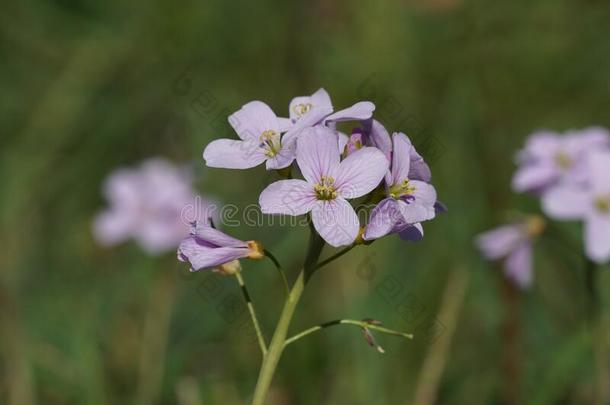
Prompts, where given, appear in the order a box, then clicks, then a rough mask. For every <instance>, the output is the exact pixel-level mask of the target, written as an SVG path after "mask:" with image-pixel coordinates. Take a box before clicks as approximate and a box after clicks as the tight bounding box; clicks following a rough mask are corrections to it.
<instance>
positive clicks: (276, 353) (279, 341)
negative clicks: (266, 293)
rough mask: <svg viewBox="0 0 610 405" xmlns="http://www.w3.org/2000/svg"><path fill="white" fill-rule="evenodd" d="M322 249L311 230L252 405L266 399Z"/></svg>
mask: <svg viewBox="0 0 610 405" xmlns="http://www.w3.org/2000/svg"><path fill="white" fill-rule="evenodd" d="M323 247H324V241H323V240H322V239H321V238H320V237H319V236H318V234H317V233H316V232H315V231H313V230H312V232H311V236H310V240H309V249H308V252H307V256H306V258H305V265H304V266H303V269H302V270H301V272H300V273H299V277H298V278H297V280H296V281H295V283H294V285H293V286H292V289H291V290H290V294H288V298H287V299H286V302H285V304H284V308H283V309H282V313H281V315H280V319H279V320H278V323H277V326H276V327H275V332H274V333H273V338H272V339H271V344H270V345H269V351H268V352H267V355H266V356H265V358H264V360H263V365H262V366H261V370H260V372H259V375H258V381H257V382H256V388H255V390H254V396H253V399H252V405H263V404H264V403H265V398H266V397H267V392H268V391H269V387H270V386H271V381H272V380H273V376H274V374H275V370H276V368H277V365H278V363H279V361H280V357H281V356H282V352H283V351H284V342H285V341H286V335H287V334H288V328H289V327H290V322H291V321H292V317H293V316H294V311H295V309H296V307H297V304H298V303H299V300H300V299H301V296H302V295H303V291H304V290H305V284H307V281H308V280H309V277H310V276H311V274H312V273H313V270H314V269H315V266H316V263H317V261H318V258H319V257H320V253H322V248H323Z"/></svg>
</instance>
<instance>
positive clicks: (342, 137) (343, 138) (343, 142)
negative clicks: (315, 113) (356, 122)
mask: <svg viewBox="0 0 610 405" xmlns="http://www.w3.org/2000/svg"><path fill="white" fill-rule="evenodd" d="M337 137H338V140H339V152H340V153H341V154H343V153H344V152H345V147H346V146H347V144H348V142H349V139H350V137H349V136H348V135H347V134H344V133H343V132H340V131H337Z"/></svg>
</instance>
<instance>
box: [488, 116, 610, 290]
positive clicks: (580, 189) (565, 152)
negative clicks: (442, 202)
mask: <svg viewBox="0 0 610 405" xmlns="http://www.w3.org/2000/svg"><path fill="white" fill-rule="evenodd" d="M516 161H517V164H518V166H519V167H518V169H517V171H516V173H515V175H514V177H513V181H512V186H513V189H514V190H515V191H517V192H527V193H531V194H533V195H536V196H538V197H540V199H541V203H542V211H543V212H544V213H545V214H546V215H547V216H548V217H549V218H551V219H556V220H581V221H583V222H584V245H585V253H586V255H587V257H588V258H589V259H590V260H592V261H594V262H596V263H605V262H607V261H608V260H610V132H608V131H607V130H606V129H604V128H599V127H591V128H585V129H583V130H580V131H569V132H567V133H566V134H563V135H561V134H557V133H554V132H549V131H540V132H535V133H533V134H532V135H530V137H529V138H528V140H527V142H526V145H525V147H524V148H523V149H522V150H521V151H519V153H518V154H517V159H516ZM527 222H528V221H525V223H519V224H513V225H506V226H503V227H500V228H498V229H496V230H493V231H490V232H488V233H485V234H483V235H481V236H480V237H479V238H478V239H477V245H478V246H479V248H480V249H481V251H482V252H483V254H484V256H485V257H487V258H489V259H499V258H505V259H506V260H505V271H506V273H507V275H508V276H509V277H510V278H512V279H513V280H517V281H518V284H519V285H522V286H526V285H529V280H531V274H530V273H531V263H530V262H531V254H530V252H531V246H530V245H531V242H532V241H533V240H534V239H535V236H537V235H539V234H540V233H541V232H542V229H544V227H543V226H539V225H538V226H531V223H532V222H531V221H529V223H530V226H528V225H527ZM535 223H538V224H540V220H536V221H535Z"/></svg>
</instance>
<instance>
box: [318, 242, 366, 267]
mask: <svg viewBox="0 0 610 405" xmlns="http://www.w3.org/2000/svg"><path fill="white" fill-rule="evenodd" d="M354 247H356V245H351V246H348V247H346V248H345V249H343V250H341V251H339V252H337V253H335V254H334V255H332V256H331V257H329V258H328V259H324V260H322V261H321V262H320V263H318V264H317V265H316V267H315V268H314V271H315V270H319V269H321V268H322V267H324V266H326V265H327V264H328V263H330V262H332V261H334V260H337V259H338V258H340V257H341V256H343V255H344V254H346V253H347V252H349V251H350V250H352V249H353V248H354Z"/></svg>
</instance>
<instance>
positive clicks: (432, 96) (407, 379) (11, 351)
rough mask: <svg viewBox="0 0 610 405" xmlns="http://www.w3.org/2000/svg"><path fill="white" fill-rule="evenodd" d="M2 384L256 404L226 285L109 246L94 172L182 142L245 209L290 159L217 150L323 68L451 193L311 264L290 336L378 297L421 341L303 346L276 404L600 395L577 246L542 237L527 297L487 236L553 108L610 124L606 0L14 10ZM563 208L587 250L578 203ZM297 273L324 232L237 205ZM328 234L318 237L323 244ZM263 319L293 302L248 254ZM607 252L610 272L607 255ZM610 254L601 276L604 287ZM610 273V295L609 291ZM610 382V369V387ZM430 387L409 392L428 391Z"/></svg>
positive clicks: (6, 112) (509, 203)
mask: <svg viewBox="0 0 610 405" xmlns="http://www.w3.org/2000/svg"><path fill="white" fill-rule="evenodd" d="M0 10H1V11H0V55H1V56H0V61H1V62H0V100H1V105H2V114H1V115H0V122H1V132H0V156H1V157H0V173H1V174H2V175H1V176H0V215H1V217H0V219H1V224H2V226H1V230H0V269H1V270H0V314H1V315H2V317H1V318H0V319H1V323H2V324H1V326H0V330H1V333H0V335H1V341H0V342H1V344H2V346H1V363H0V403H5V404H11V405H21V404H34V403H40V404H107V403H111V404H123V403H124V404H131V403H134V404H142V405H144V404H174V403H178V404H181V405H195V404H242V403H247V401H248V398H249V396H250V395H251V392H252V389H253V387H254V384H255V382H256V376H257V371H258V367H259V363H260V358H259V353H258V348H257V346H256V344H255V343H254V342H253V341H252V340H251V335H249V334H248V328H247V327H245V326H243V323H244V321H245V320H247V318H244V317H243V316H244V314H245V313H244V312H243V311H244V310H245V309H244V307H243V306H240V305H237V306H235V305H232V304H231V302H232V300H233V299H234V298H235V297H237V298H238V299H239V298H240V296H239V290H238V289H237V287H236V285H235V283H234V280H232V279H227V278H220V277H215V278H214V280H212V279H209V278H208V275H209V274H206V273H197V274H188V273H187V271H186V270H187V269H186V266H185V265H184V264H178V263H177V262H176V260H175V256H174V254H172V253H169V254H167V255H165V256H161V257H149V256H146V255H145V254H144V253H143V251H142V250H141V249H140V248H139V247H138V246H136V245H135V244H133V243H127V244H124V245H121V246H119V247H117V248H113V249H109V248H102V247H100V246H98V245H97V244H96V243H95V241H94V240H93V238H92V235H91V221H92V218H93V216H94V215H95V213H96V212H98V211H99V210H100V209H102V208H103V207H104V205H105V202H104V200H103V198H102V195H101V184H102V181H103V179H104V178H105V176H107V174H108V173H110V172H111V171H112V170H113V169H114V168H116V167H117V166H121V165H134V164H137V163H138V162H139V161H141V160H142V159H145V158H148V157H151V156H165V157H168V158H169V159H171V160H173V161H175V162H177V163H187V164H190V165H192V167H193V168H194V170H195V172H196V174H197V179H198V180H197V187H198V190H199V191H200V192H201V193H202V194H205V195H207V196H211V197H215V198H216V199H218V200H219V201H223V202H226V203H234V204H237V205H238V206H240V207H245V206H247V205H249V204H253V203H256V202H257V199H258V194H259V193H260V191H261V190H262V188H263V187H264V186H265V185H266V184H267V183H269V182H270V181H273V180H275V179H276V178H277V177H276V175H275V174H274V173H267V172H265V171H264V169H263V168H262V167H259V168H256V169H252V170H248V171H229V170H218V169H207V168H205V167H204V165H203V160H202V159H201V152H202V150H203V148H204V146H205V145H206V144H207V143H208V142H209V141H210V140H212V139H215V138H218V137H226V136H232V135H231V129H230V127H229V125H228V123H227V121H226V117H227V116H228V114H229V113H231V112H232V111H234V110H236V109H238V108H239V107H240V106H241V105H242V104H244V103H245V102H247V101H250V100H252V99H260V100H264V101H265V102H267V103H268V104H269V105H270V106H271V107H272V108H273V109H274V110H275V111H276V112H277V113H278V114H281V115H286V114H287V109H288V102H289V101H290V99H291V98H292V97H294V96H297V95H306V94H311V93H313V92H314V91H315V90H317V89H318V88H319V87H325V88H326V89H327V90H328V91H329V93H330V94H331V96H332V98H333V102H334V105H335V106H336V107H345V106H348V105H351V104H352V103H354V102H355V101H358V100H361V99H368V100H371V101H373V102H375V103H376V105H377V118H378V119H380V120H381V121H383V123H384V124H386V126H387V127H388V129H390V130H401V131H404V132H406V133H407V134H409V135H410V136H411V137H412V138H413V139H414V142H415V144H416V145H417V146H418V148H419V149H420V151H421V153H422V154H423V155H424V156H425V157H426V158H427V159H428V160H429V162H430V163H431V166H432V171H433V182H434V184H435V186H436V187H437V189H438V192H439V195H440V198H441V199H442V200H443V201H444V202H445V203H446V204H447V206H448V207H449V210H450V212H449V213H448V214H447V215H443V216H441V217H439V218H437V219H436V220H434V221H432V222H430V223H429V224H426V236H425V239H424V240H423V241H422V242H420V243H417V244H406V243H404V242H402V241H400V240H399V239H398V238H397V237H388V238H385V239H383V240H380V241H378V242H377V243H375V244H374V245H372V246H370V247H368V248H360V249H357V250H355V251H354V252H352V253H350V254H349V255H347V256H345V257H344V258H342V259H341V260H339V261H337V262H336V263H334V264H332V265H331V266H329V267H327V268H326V269H325V270H324V271H321V272H320V273H319V274H316V276H315V278H314V279H313V280H312V282H311V284H310V285H309V287H308V290H307V291H306V293H305V297H304V299H303V301H302V302H301V305H300V307H299V310H298V313H297V316H296V318H295V319H294V322H293V326H292V329H291V330H292V331H293V332H296V331H298V330H301V329H304V328H306V327H309V326H311V325H313V324H316V323H320V322H324V321H328V320H331V319H335V318H340V317H349V318H355V319H361V318H366V317H370V318H375V319H379V320H382V321H383V322H384V324H386V325H388V326H391V327H394V328H397V329H402V330H405V331H413V332H414V333H415V339H414V340H413V341H412V342H404V341H402V340H400V339H397V338H394V337H390V336H385V335H379V336H377V339H378V341H379V343H380V344H381V345H382V346H383V347H384V348H385V350H386V352H387V353H386V354H385V355H381V354H379V353H377V352H376V351H375V350H374V349H372V348H370V347H369V346H367V344H366V343H365V341H364V339H363V338H362V334H361V333H360V332H359V331H358V329H354V328H349V327H345V328H343V327H334V328H331V329H327V330H325V331H324V332H321V333H318V334H316V335H312V336H310V337H309V338H307V339H306V340H303V341H302V342H300V343H299V344H297V345H295V346H291V347H289V348H288V349H287V350H286V352H285V353H284V357H283V358H282V360H281V363H280V367H279V369H278V373H277V375H276V378H275V380H274V384H273V389H272V392H271V396H270V399H269V403H270V404H350V405H351V404H403V403H404V404H411V403H417V404H419V405H421V404H430V403H434V401H436V403H443V404H469V405H470V404H584V403H591V401H592V397H593V380H594V379H593V375H592V373H593V355H592V350H591V344H590V343H591V333H590V327H589V326H588V325H587V312H586V297H585V295H584V291H585V290H584V276H583V260H582V258H581V253H580V252H579V251H578V249H572V250H570V249H566V248H565V247H562V246H560V245H559V244H557V243H556V242H555V241H553V240H543V241H541V243H540V244H539V246H538V249H537V252H536V274H535V285H534V287H533V288H532V289H531V290H530V291H528V292H524V293H522V292H519V291H517V290H515V289H514V288H513V287H511V285H510V284H508V283H507V282H506V281H504V279H503V277H502V275H501V272H500V271H499V270H498V268H497V267H495V266H494V265H492V264H488V263H484V262H483V261H482V260H481V259H480V258H479V255H478V254H477V252H476V251H475V249H474V247H473V242H472V239H473V236H474V235H475V234H476V233H478V232H480V231H482V230H485V229H488V228H490V227H492V226H494V225H496V224H498V223H501V222H503V221H505V220H506V219H507V218H510V217H511V216H512V215H516V214H515V212H518V211H522V212H537V211H538V209H539V207H538V203H537V201H536V200H534V199H531V198H528V197H523V196H515V195H514V194H512V193H511V191H510V187H509V182H510V177H511V174H512V172H513V170H514V166H513V156H514V153H515V151H516V150H517V149H518V147H519V146H520V145H521V144H522V143H523V140H524V138H525V137H526V136H527V134H528V133H530V132H531V131H533V130H534V129H537V128H551V129H555V130H566V129H569V128H580V127H585V126H589V125H593V124H596V125H604V126H610V108H608V107H609V105H610V26H609V25H608V21H609V20H610V4H608V3H607V2H603V1H595V0H542V1H526V0H515V1H511V2H489V1H483V0H421V1H418V0H411V1H408V0H407V1H398V0H380V1H375V2H367V1H351V2H348V1H337V2H326V1H320V0H316V1H312V2H297V3H292V2H283V1H270V0H261V1H258V2H251V1H242V0H236V1H230V2H227V1H205V2H204V1H185V2H179V3H176V2H170V1H142V0H133V1H129V2H123V1H116V0H110V1H104V2H102V1H94V0H75V1H69V0H55V1H50V0H49V1H42V0H23V1H13V2H10V1H9V2H3V3H2V5H0ZM563 229H564V231H565V233H566V234H567V235H568V237H570V238H572V239H573V241H574V243H575V246H578V245H579V243H580V242H579V232H580V230H579V229H578V227H577V226H576V225H574V224H565V225H563ZM231 232H232V233H234V234H235V235H236V236H238V237H241V238H244V239H251V238H257V239H260V240H262V241H263V242H264V243H265V245H266V246H267V247H268V248H269V249H270V250H272V251H273V252H274V253H275V254H276V255H277V256H278V258H279V259H280V260H281V261H282V262H283V263H284V266H285V267H286V268H287V270H288V272H289V274H290V275H291V276H292V277H294V276H295V274H296V270H297V268H298V266H299V263H300V261H301V260H302V257H303V255H304V246H305V241H306V238H307V229H306V228H298V229H291V228H289V227H286V226H280V225H266V224H261V225H260V226H253V225H246V224H245V225H243V226H241V227H238V228H234V229H232V230H231ZM331 253H332V251H331V250H330V249H327V250H326V251H325V253H324V254H325V255H329V254H331ZM244 267H245V270H244V271H245V274H244V275H245V277H246V279H247V281H248V283H249V288H250V293H251V295H252V297H253V299H254V301H255V303H256V305H257V307H258V311H259V315H260V316H261V318H262V323H263V326H264V328H265V330H266V333H267V336H270V335H271V332H272V327H273V325H274V322H275V320H276V318H277V316H278V314H279V310H280V308H281V304H282V298H283V297H282V289H281V283H280V281H279V279H278V277H277V274H276V273H275V271H274V270H273V268H272V267H271V265H270V263H268V262H256V263H250V262H248V263H244ZM604 270H607V269H604ZM608 279H609V278H608V276H607V271H602V274H601V277H600V280H599V281H600V287H601V289H602V295H605V296H608V294H609V293H610V291H607V290H608V288H607V286H608V281H609V280H608ZM604 289H605V291H604ZM609 384H610V383H609ZM416 398H417V399H416Z"/></svg>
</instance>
